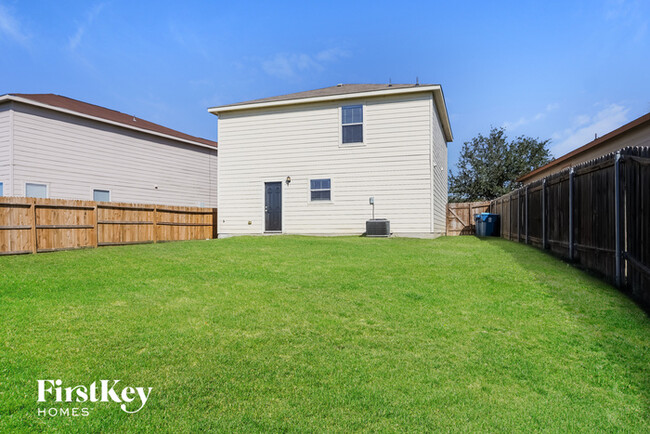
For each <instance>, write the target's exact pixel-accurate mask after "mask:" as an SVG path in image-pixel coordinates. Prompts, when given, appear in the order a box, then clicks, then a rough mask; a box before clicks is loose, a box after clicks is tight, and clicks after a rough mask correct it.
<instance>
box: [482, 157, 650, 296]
mask: <svg viewBox="0 0 650 434" xmlns="http://www.w3.org/2000/svg"><path fill="white" fill-rule="evenodd" d="M617 190H618V194H616V193H617ZM490 212H493V213H495V214H499V215H500V216H501V219H500V220H501V237H503V238H506V239H509V240H516V241H518V242H522V243H526V244H531V245H533V246H536V247H538V248H541V249H547V250H550V251H551V252H552V253H554V254H555V255H558V256H560V257H562V258H564V259H566V260H568V261H571V262H575V263H577V264H579V265H580V266H581V267H584V268H586V269H589V270H592V271H594V272H596V273H598V274H600V275H602V276H603V277H604V278H605V279H606V280H608V281H610V282H611V283H614V284H615V285H617V286H618V287H620V288H622V289H627V290H629V291H630V292H631V293H632V295H633V296H634V297H635V298H636V299H638V300H640V301H641V302H642V303H643V304H645V305H646V306H650V148H647V147H637V148H625V149H623V150H621V151H620V152H618V153H614V154H609V155H606V156H603V157H601V158H598V159H596V160H593V161H590V162H587V163H584V164H581V165H578V166H575V167H574V168H571V169H567V170H564V171H562V172H559V173H556V174H553V175H550V176H548V177H546V178H545V179H543V180H540V181H537V182H534V183H532V184H529V185H527V186H525V187H522V188H520V189H519V190H516V191H514V192H512V193H509V194H507V195H505V196H502V197H500V198H498V199H495V200H493V201H492V202H491V203H490Z"/></svg>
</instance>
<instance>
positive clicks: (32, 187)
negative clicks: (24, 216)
mask: <svg viewBox="0 0 650 434" xmlns="http://www.w3.org/2000/svg"><path fill="white" fill-rule="evenodd" d="M25 197H36V198H39V199H47V184H37V183H35V182H27V183H25Z"/></svg>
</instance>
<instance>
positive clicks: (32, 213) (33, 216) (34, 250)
mask: <svg viewBox="0 0 650 434" xmlns="http://www.w3.org/2000/svg"><path fill="white" fill-rule="evenodd" d="M30 202H31V206H30V207H29V216H30V218H31V219H32V224H31V229H30V231H31V233H32V253H37V252H38V245H37V241H36V199H31V201H30Z"/></svg>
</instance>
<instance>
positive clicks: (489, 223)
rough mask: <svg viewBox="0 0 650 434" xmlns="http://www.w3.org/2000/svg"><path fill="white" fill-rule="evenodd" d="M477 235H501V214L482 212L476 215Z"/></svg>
mask: <svg viewBox="0 0 650 434" xmlns="http://www.w3.org/2000/svg"><path fill="white" fill-rule="evenodd" d="M474 223H475V224H476V236H477V237H498V236H499V214H491V213H489V212H482V213H480V214H475V215H474Z"/></svg>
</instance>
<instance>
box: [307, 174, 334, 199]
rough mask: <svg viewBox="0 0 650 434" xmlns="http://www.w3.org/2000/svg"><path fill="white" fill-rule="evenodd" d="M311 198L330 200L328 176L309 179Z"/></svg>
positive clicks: (330, 188)
mask: <svg viewBox="0 0 650 434" xmlns="http://www.w3.org/2000/svg"><path fill="white" fill-rule="evenodd" d="M309 186H310V189H311V200H312V201H316V200H332V181H331V179H329V178H325V179H312V180H311V181H310V185H309Z"/></svg>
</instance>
